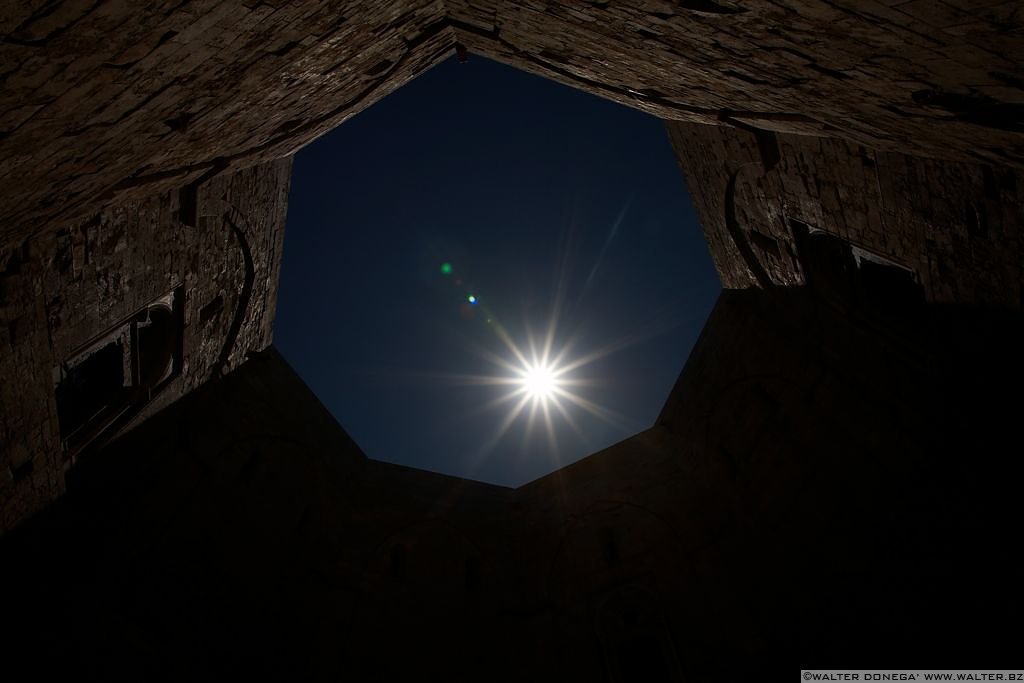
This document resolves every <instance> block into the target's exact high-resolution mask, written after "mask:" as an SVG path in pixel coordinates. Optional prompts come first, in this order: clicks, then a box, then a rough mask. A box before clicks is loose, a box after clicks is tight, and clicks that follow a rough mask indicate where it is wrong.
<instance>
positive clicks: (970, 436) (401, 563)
mask: <svg viewBox="0 0 1024 683" xmlns="http://www.w3.org/2000/svg"><path fill="white" fill-rule="evenodd" d="M927 310H928V313H927V315H926V316H925V318H922V319H917V318H915V320H916V321H917V322H916V324H915V325H913V326H911V327H910V328H909V329H906V330H903V331H896V330H892V329H879V327H878V326H877V325H874V324H870V320H869V319H865V320H859V319H851V318H850V317H848V316H846V315H844V314H842V313H841V312H837V311H836V310H835V309H833V308H832V307H830V306H828V305H827V304H824V303H822V302H820V301H818V299H817V297H816V293H815V292H814V291H813V290H810V289H808V288H803V287H790V288H776V289H771V290H761V289H749V290H742V291H736V290H733V291H728V290H727V291H725V292H724V293H723V295H722V298H721V299H720V301H719V303H718V305H717V306H716V308H715V311H714V312H713V314H712V316H711V318H710V319H709V322H708V325H707V327H706V329H705V331H704V334H703V335H702V338H701V340H700V341H699V343H698V344H697V346H696V347H695V349H694V351H693V353H692V355H691V357H690V360H689V361H688V363H687V366H686V368H685V370H684V371H683V373H682V375H681V376H680V379H679V381H678V383H677V385H676V387H675V389H674V390H673V392H672V394H671V396H670V398H669V401H668V403H667V404H666V406H665V409H664V410H663V412H662V414H661V416H660V417H659V420H658V423H657V424H656V425H655V426H653V427H652V428H651V429H650V430H648V431H645V432H643V433H641V434H638V435H637V436H635V437H633V438H631V439H628V440H626V441H624V442H622V443H620V444H617V445H615V446H613V447H611V448H609V449H607V450H605V451H603V452H600V453H597V454H595V455H593V456H590V457H588V458H586V459H584V460H582V461H579V462H578V463H575V464H573V465H571V466H569V467H567V468H565V469H563V470H560V471H558V472H555V473H553V474H551V475H548V476H546V477H544V478H542V479H539V480H537V481H535V482H532V483H530V484H528V485H526V486H524V487H521V488H519V489H516V490H509V489H504V488H500V487H495V486H490V485H485V484H480V483H477V482H471V481H465V480H460V479H455V478H452V477H445V476H441V475H437V474H431V473H427V472H421V471H417V470H411V469H407V468H403V467H398V466H394V465H386V464H381V463H374V462H373V461H369V460H367V459H366V458H365V457H364V456H363V455H362V454H361V453H360V452H359V449H358V446H356V444H354V443H353V442H352V441H351V440H350V439H349V438H348V437H347V436H346V435H345V434H344V432H343V431H342V430H341V428H340V427H339V426H338V424H337V423H336V422H335V421H334V419H333V418H332V417H331V416H330V415H329V414H328V413H327V411H326V410H325V409H324V408H323V406H321V405H320V404H319V402H318V401H317V400H316V398H315V397H314V396H313V395H312V393H311V392H310V391H309V390H308V389H307V388H306V387H305V386H304V385H303V384H302V382H301V380H299V379H298V378H297V377H296V376H295V375H294V373H293V372H292V371H291V370H290V369H289V368H288V367H287V365H286V364H285V363H284V362H283V361H282V360H281V359H280V357H278V356H277V355H276V352H274V351H272V350H271V351H268V352H267V353H265V354H261V356H260V357H259V358H256V359H254V360H252V361H250V362H249V363H246V364H245V365H244V366H243V367H242V368H240V369H239V370H238V371H237V372H235V373H232V374H231V375H230V376H228V377H227V378H226V379H225V380H224V381H223V382H217V383H210V384H208V385H207V386H205V387H203V388H202V389H200V390H199V391H197V392H193V393H192V394H191V395H190V396H189V397H186V398H185V399H184V400H182V401H178V402H177V403H175V404H174V405H173V406H171V407H169V408H168V409H167V410H165V411H164V412H162V413H160V414H159V415H157V416H155V417H153V418H152V419H151V420H149V421H148V422H147V423H145V424H144V425H141V426H140V427H139V428H138V429H136V430H134V431H133V432H131V433H129V434H127V435H125V436H124V437H122V439H120V440H119V441H118V442H115V443H114V444H111V445H110V446H109V447H108V448H107V449H106V450H105V451H103V452H101V453H96V454H94V455H93V457H92V458H90V459H86V458H83V459H82V461H81V462H80V463H79V465H78V466H77V467H76V469H75V470H73V472H72V477H71V478H69V482H70V484H69V491H68V494H67V495H66V496H65V497H64V498H63V499H62V500H61V501H60V502H59V503H58V504H57V505H56V506H54V507H53V508H52V509H51V510H50V511H49V512H48V513H47V514H44V515H42V516H40V517H37V518H36V519H35V520H33V521H32V522H30V523H29V524H28V525H25V526H23V527H21V528H20V529H18V530H15V532H13V533H12V534H9V535H8V536H7V537H6V538H5V539H4V542H3V543H2V544H0V552H6V553H8V554H7V555H6V556H5V557H4V558H3V561H2V562H0V572H2V574H0V576H2V578H3V579H4V581H5V585H11V586H19V587H20V588H21V590H19V591H18V592H17V594H16V595H14V596H13V597H9V598H8V599H7V601H6V603H5V604H6V605H7V606H8V607H9V608H10V609H11V610H12V613H16V614H18V615H19V618H18V619H17V620H4V621H3V624H2V625H3V626H13V628H12V633H11V634H0V635H3V637H4V642H7V643H8V644H9V645H10V646H11V647H15V649H16V651H18V652H19V653H22V656H20V657H18V658H12V660H11V666H12V667H14V668H16V667H17V666H18V664H19V663H20V662H31V667H32V671H33V672H34V673H36V674H39V673H41V672H43V671H46V672H48V673H54V674H59V673H61V672H63V671H64V670H65V669H67V670H74V671H85V670H87V671H91V672H97V676H99V677H102V678H105V679H121V678H126V677H131V676H140V675H141V676H142V677H144V678H154V677H158V676H157V674H158V673H159V674H161V675H163V676H165V677H170V678H179V677H183V676H184V677H189V678H205V679H208V680H220V679H224V680H235V679H237V678H239V677H250V676H263V677H272V678H278V677H286V678H289V679H290V680H327V679H337V678H338V677H339V676H352V677H356V678H368V679H377V678H379V679H387V680H391V679H394V678H396V677H399V678H400V677H407V676H413V675H417V676H423V675H428V676H441V675H444V676H445V677H446V678H447V679H450V680H479V679H480V677H481V676H484V677H486V678H488V679H489V680H507V681H521V680H524V679H528V680H538V679H541V680H566V679H573V680H577V679H591V678H593V679H597V680H612V681H626V680H658V679H659V678H658V677H660V680H673V681H677V680H678V681H682V680H715V681H717V680H722V681H728V680H738V678H739V677H742V676H743V675H746V674H750V673H753V672H759V673H760V675H763V674H764V672H765V670H766V668H768V669H770V668H771V666H772V662H779V663H780V666H782V667H783V668H785V667H789V666H791V664H790V662H791V661H793V659H794V658H798V657H800V656H803V657H810V658H811V659H812V660H814V661H812V662H809V663H808V665H813V666H817V664H815V662H816V661H818V660H817V659H815V658H816V657H817V658H820V659H821V660H825V659H833V660H847V659H850V658H853V657H856V656H862V655H863V653H864V652H870V653H871V655H872V656H873V657H875V658H876V659H879V660H882V661H883V662H892V664H891V666H898V665H899V664H898V662H899V661H902V660H903V659H904V658H912V659H915V660H916V659H923V658H928V659H930V660H931V664H930V666H933V667H935V668H954V667H956V666H958V665H959V662H961V661H962V660H963V659H971V660H975V659H976V660H994V661H995V662H999V661H1002V660H1001V659H1000V658H1001V657H1003V656H1006V655H1007V654H1009V653H1013V652H1016V649H1017V648H1016V641H1015V635H1016V631H1015V630H1014V629H1013V628H1012V620H1013V619H1014V618H1015V615H1016V614H1017V612H1018V610H1019V608H1020V606H1021V604H1022V593H1021V587H1020V585H1019V581H1018V580H1017V574H1018V572H1017V571H1016V566H1017V562H1018V561H1019V559H1020V558H1019V554H1020V553H1019V548H1018V547H1017V546H1016V545H1015V544H1013V543H1008V542H1007V538H1010V537H1012V532H1013V530H1015V529H1016V527H1017V526H1018V525H1019V522H1020V510H1019V506H1018V505H1017V504H1016V501H1017V499H1018V496H1016V495H1015V491H1014V490H1013V489H1014V487H1015V486H1016V484H1015V483H1014V482H1016V481H1019V474H1020V464H1019V463H1018V461H1017V459H1016V458H1013V457H1008V456H1010V455H1011V454H1010V453H1008V452H1006V451H1005V450H1004V449H1003V446H1002V445H1001V444H1002V443H1003V441H1004V440H1005V439H1006V438H1008V437H1012V436H1013V430H1014V429H1015V425H1016V421H1015V420H1014V419H1013V418H1014V416H1015V405H1014V404H1007V403H1006V402H1004V401H1003V400H1002V398H1001V397H1002V396H1003V395H1004V394H1003V393H1002V392H1003V391H1004V390H1006V389H1009V388H1011V387H1013V386H1014V385H1015V384H1016V383H1017V382H1019V381H1020V379H1021V378H1024V367H1022V364H1021V361H1020V359H1019V357H1018V355H1017V353H1016V350H1017V348H1018V346H1019V344H1020V343H1021V341H1022V339H1024V337H1022V329H1021V326H1020V321H1019V320H1017V321H1015V322H1013V321H1011V323H1012V324H1006V323H1007V321H1005V320H1000V319H998V318H993V317H990V316H988V315H986V314H981V313H972V312H969V311H968V312H967V314H968V315H967V317H964V315H965V311H964V310H961V309H951V308H949V307H944V306H938V305H932V306H929V307H928V309H927ZM866 315H869V316H870V312H866ZM972 316H973V317H972ZM982 349H983V350H984V352H985V354H984V355H979V351H981V350H982ZM986 392H988V393H986ZM343 417H344V416H342V419H343ZM1007 534H1010V535H1009V536H1008V535H1007ZM69 567H70V568H72V569H70V570H69V569H68V568H69ZM69 571H70V573H71V574H72V576H73V579H74V580H72V581H68V580H66V578H65V577H66V575H67V573H69ZM37 585H48V586H51V587H52V588H50V589H48V590H46V591H36V590H33V587H34V586H37ZM54 620H56V621H58V622H59V623H61V624H62V626H63V627H64V628H62V629H60V630H57V631H56V632H48V635H47V637H46V638H39V637H37V636H36V635H35V634H37V633H39V632H40V630H41V629H43V628H45V625H46V624H52V623H53V622H54ZM104 643H117V647H116V648H115V649H113V650H111V649H109V648H107V647H105V646H104ZM37 654H38V655H40V656H38V657H36V656H34V655H37ZM822 665H824V664H822Z"/></svg>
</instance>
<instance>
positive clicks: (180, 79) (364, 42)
mask: <svg viewBox="0 0 1024 683" xmlns="http://www.w3.org/2000/svg"><path fill="white" fill-rule="evenodd" d="M0 33H2V34H3V36H4V40H3V42H2V44H0V64H2V67H0V78H2V79H3V80H2V82H3V87H2V89H0V112H2V113H0V131H3V133H2V134H0V184H2V186H3V188H4V189H3V192H2V198H0V224H2V226H3V227H2V228H0V246H3V245H5V244H6V243H8V242H10V241H17V240H21V239H23V238H24V237H26V236H27V235H30V234H33V233H35V232H37V231H39V230H40V229H44V228H47V227H48V228H49V229H54V228H57V227H59V226H60V225H61V224H62V223H67V222H70V221H72V220H74V219H76V218H78V217H83V216H85V215H88V214H89V213H91V212H92V211H95V210H96V209H97V208H98V207H99V206H102V205H105V204H110V203H112V202H113V203H116V202H117V201H123V200H125V199H127V198H138V197H144V196H149V195H154V194H160V193H161V192H164V191H167V190H169V189H172V188H177V187H180V186H182V185H185V184H187V183H189V182H191V181H193V180H195V179H197V178H200V177H207V178H208V177H210V175H212V174H215V173H223V172H225V170H226V169H227V168H230V169H231V170H232V171H233V170H236V169H238V168H244V167H246V166H251V165H254V164H257V163H260V162H262V161H266V160H270V159H276V158H280V157H284V156H288V155H290V154H292V153H293V152H294V151H295V150H296V149H298V148H299V147H300V146H302V145H304V144H306V143H308V142H310V141H311V140H313V139H315V138H317V137H318V136H320V135H322V134H323V133H325V132H327V131H328V130H330V129H331V128H334V127H335V126H337V125H338V124H339V123H341V122H342V121H344V120H345V119H347V118H348V117H350V116H352V115H353V114H355V113H357V112H359V111H361V110H363V109H364V108H366V107H367V106H369V105H370V104H372V103H373V102H375V101H376V100H378V99H380V98H381V97H383V96H384V95H386V94H387V93H389V92H391V91H393V90H394V89H396V88H398V87H399V86H401V85H402V84H403V83H405V82H407V81H408V80H409V79H410V78H412V77H413V76H415V75H416V74H418V73H420V72H422V71H423V70H424V69H426V68H428V67H430V66H431V65H432V64H434V63H435V62H436V61H437V60H438V59H440V58H441V57H442V55H444V54H445V53H446V52H447V51H449V50H450V49H451V45H452V42H453V41H452V38H451V37H450V33H449V31H448V29H447V28H446V25H445V24H444V22H443V12H442V9H441V3H440V2H437V1H433V2H432V1H429V0H409V1H405V2H401V3H395V2H391V1H390V0H376V1H374V2H358V3H354V2H347V1H344V0H318V1H316V2H287V1H286V0H269V1H261V2H255V1H250V0H201V1H199V2H178V1H176V0H175V1H170V0H168V1H162V2H153V1H151V0H118V1H116V2H91V3H86V2H72V1H70V0H66V1H60V0H58V1H57V2H45V3H44V2H30V1H29V0H18V1H16V2H9V3H5V6H4V8H3V10H0Z"/></svg>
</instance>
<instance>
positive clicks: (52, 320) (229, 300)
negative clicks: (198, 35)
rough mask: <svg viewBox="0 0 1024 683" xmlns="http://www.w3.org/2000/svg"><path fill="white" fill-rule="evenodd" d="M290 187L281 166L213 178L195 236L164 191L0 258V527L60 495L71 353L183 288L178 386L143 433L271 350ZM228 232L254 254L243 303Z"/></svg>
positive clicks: (241, 264) (175, 196) (239, 260)
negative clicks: (196, 392) (181, 401)
mask: <svg viewBox="0 0 1024 683" xmlns="http://www.w3.org/2000/svg"><path fill="white" fill-rule="evenodd" d="M290 175H291V159H290V158H288V159H283V160H280V161H275V162H271V163H268V164H264V165H261V166H255V167H252V168H250V169H247V170H245V171H241V172H238V173H235V174H230V175H223V176H219V177H217V178H215V179H214V180H212V181H211V182H210V183H209V184H208V185H206V186H204V187H203V188H201V189H200V190H199V196H198V202H197V204H198V206H197V211H196V213H197V214H198V221H196V222H197V225H196V226H195V227H192V226H187V225H183V224H182V223H181V221H180V211H181V195H180V193H179V192H171V193H166V194H163V195H158V196H156V197H151V198H149V199H146V200H141V201H132V202H127V203H123V204H118V205H115V206H113V207H111V208H109V209H107V210H105V211H103V212H101V213H100V214H98V215H97V216H95V217H93V218H90V219H88V220H86V221H83V222H81V223H78V224H74V225H71V226H68V227H67V228H65V229H63V230H60V231H58V232H56V233H45V234H43V235H41V236H39V237H37V238H34V239H30V240H28V241H26V242H25V243H24V244H22V245H21V246H19V247H18V248H16V249H12V250H9V251H7V252H5V253H3V254H2V256H0V322H2V323H3V324H0V345H2V347H3V353H0V377H3V382H0V473H5V474H6V475H7V476H6V477H3V476H0V487H2V493H0V502H2V507H0V529H4V528H9V527H10V526H12V525H13V524H14V523H15V522H16V521H17V520H20V519H22V518H24V517H25V516H27V515H28V514H30V513H31V512H33V511H34V510H35V509H37V508H38V507H40V506H42V505H43V504H45V503H46V502H48V501H49V500H51V499H52V498H54V497H56V496H57V495H58V494H59V493H60V492H61V491H62V490H63V487H64V472H65V470H66V469H67V467H68V466H70V464H71V463H70V461H68V460H67V459H66V454H65V452H64V449H63V447H62V444H61V438H60V427H59V425H58V420H57V409H56V400H55V396H54V376H55V375H54V373H55V368H57V366H58V365H59V364H60V363H61V362H62V361H64V360H66V359H67V358H68V357H69V355H71V354H72V353H73V352H74V351H75V349H76V348H78V347H80V346H81V345H82V344H84V343H86V342H87V341H88V340H90V339H92V338H94V337H95V336H96V335H98V334H101V333H102V332H104V331H105V330H106V329H107V328H109V327H110V326H111V325H115V324H116V323H118V321H120V320H122V319H124V318H125V317H126V316H129V315H131V314H132V313H134V312H135V311H137V310H139V309H140V308H142V307H144V306H146V305H147V304H149V303H150V302H152V301H153V300H155V299H157V298H159V297H161V296H163V295H165V294H167V293H168V292H170V291H172V290H174V289H176V288H179V287H180V288H182V291H183V293H184V297H185V306H184V333H183V335H182V338H183V341H184V348H183V366H182V371H181V375H180V376H179V377H178V378H177V379H175V380H174V381H173V382H172V383H171V385H170V386H169V387H168V388H167V389H166V390H164V391H163V392H162V393H161V394H160V395H159V396H158V397H157V398H156V399H154V400H153V402H152V403H150V404H149V405H148V406H147V407H146V408H145V409H144V411H143V412H142V413H141V414H140V415H138V416H137V417H136V418H135V420H134V423H138V422H141V421H143V420H144V419H146V417H147V416H149V415H152V414H153V413H155V412H156V411H157V410H159V409H160V408H161V407H163V406H165V405H167V404H169V403H171V402H173V401H174V400H176V399H177V398H178V397H180V396H182V395H184V394H186V393H188V392H189V391H191V390H193V389H194V388H195V387H197V386H199V385H201V384H203V383H205V382H207V381H209V380H211V379H213V377H214V375H215V374H222V373H223V372H226V371H229V370H231V369H233V368H235V367H237V366H238V365H239V364H240V363H242V362H243V361H244V360H245V357H246V354H247V353H249V352H251V351H259V350H261V349H263V348H265V347H266V346H267V345H268V344H270V341H271V333H272V326H273V319H274V311H275V306H276V301H277V279H278V272H279V269H280V265H281V261H280V258H281V246H282V240H283V235H284V220H285V209H286V206H287V198H288V187H289V180H290ZM232 224H234V225H237V227H238V228H239V229H240V231H241V232H242V234H243V235H244V236H245V239H246V240H247V243H248V247H249V251H250V253H251V256H252V265H253V272H252V274H251V281H252V286H251V291H250V292H249V293H248V296H247V297H246V298H247V301H244V302H243V301H242V292H243V289H244V283H245V282H246V279H247V277H248V274H247V272H246V271H247V265H246V260H245V258H244V256H243V252H242V249H241V246H240V243H239V240H238V238H237V236H236V234H235V232H234V230H233V229H232ZM243 304H244V305H243ZM236 316H240V319H239V322H238V323H237V325H236V326H237V332H234V333H232V332H231V331H232V327H233V325H235V317H236ZM222 363H223V367H221V364H222ZM129 426H130V425H129ZM5 479H7V481H5Z"/></svg>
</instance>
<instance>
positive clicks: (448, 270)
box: [441, 263, 452, 275]
mask: <svg viewBox="0 0 1024 683" xmlns="http://www.w3.org/2000/svg"><path fill="white" fill-rule="evenodd" d="M441 274H442V275H451V274H452V264H450V263H442V264H441Z"/></svg>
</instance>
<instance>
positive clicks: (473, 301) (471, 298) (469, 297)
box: [466, 294, 476, 304]
mask: <svg viewBox="0 0 1024 683" xmlns="http://www.w3.org/2000/svg"><path fill="white" fill-rule="evenodd" d="M466 301H468V302H469V303H471V304H475V303H476V297H475V296H473V295H472V294H470V295H469V296H468V297H466Z"/></svg>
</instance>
